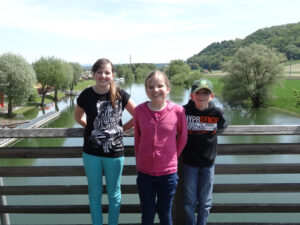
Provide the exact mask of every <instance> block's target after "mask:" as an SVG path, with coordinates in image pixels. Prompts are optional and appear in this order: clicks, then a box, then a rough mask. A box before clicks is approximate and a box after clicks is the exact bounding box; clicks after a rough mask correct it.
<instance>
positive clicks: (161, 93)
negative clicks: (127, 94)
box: [146, 76, 170, 104]
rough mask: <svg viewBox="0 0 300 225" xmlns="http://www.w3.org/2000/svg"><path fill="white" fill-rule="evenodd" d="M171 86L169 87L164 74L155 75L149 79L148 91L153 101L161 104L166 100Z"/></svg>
mask: <svg viewBox="0 0 300 225" xmlns="http://www.w3.org/2000/svg"><path fill="white" fill-rule="evenodd" d="M169 92H170V88H169V87H167V85H166V82H165V80H164V79H163V77H162V76H154V77H153V78H152V79H151V80H149V81H148V83H147V87H146V93H147V96H148V97H149V99H150V100H151V101H152V102H153V103H157V104H161V103H163V102H165V101H166V99H167V97H168V94H169Z"/></svg>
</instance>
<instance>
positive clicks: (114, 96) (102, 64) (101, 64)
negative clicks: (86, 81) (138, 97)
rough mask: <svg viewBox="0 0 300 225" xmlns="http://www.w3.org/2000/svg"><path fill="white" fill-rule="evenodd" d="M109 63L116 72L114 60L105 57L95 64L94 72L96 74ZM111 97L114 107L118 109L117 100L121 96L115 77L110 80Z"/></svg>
mask: <svg viewBox="0 0 300 225" xmlns="http://www.w3.org/2000/svg"><path fill="white" fill-rule="evenodd" d="M107 64H110V65H111V69H112V73H113V74H114V73H115V69H114V65H113V64H112V62H111V61H110V60H108V59H105V58H101V59H98V60H97V61H96V62H95V63H94V65H93V67H92V73H93V74H95V73H96V72H97V70H98V69H99V68H103V67H105V66H106V65H107ZM109 97H110V101H111V104H112V107H113V108H114V109H116V101H117V99H121V96H120V94H119V92H118V90H117V85H116V83H115V81H114V80H113V79H112V80H111V82H110V89H109Z"/></svg>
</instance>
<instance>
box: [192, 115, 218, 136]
mask: <svg viewBox="0 0 300 225" xmlns="http://www.w3.org/2000/svg"><path fill="white" fill-rule="evenodd" d="M186 118H187V122H188V131H189V133H208V132H214V131H217V127H218V120H219V118H218V117H212V116H190V115H188V116H187V117H186Z"/></svg>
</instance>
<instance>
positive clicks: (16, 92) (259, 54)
mask: <svg viewBox="0 0 300 225" xmlns="http://www.w3.org/2000/svg"><path fill="white" fill-rule="evenodd" d="M216 54H217V53H216ZM283 60H285V56H284V55H283V54H282V53H279V52H278V51H276V50H275V49H273V48H269V47H267V46H265V45H261V44H256V43H254V44H251V45H250V46H246V47H241V48H239V49H238V50H237V52H236V53H235V54H234V55H233V56H232V57H231V59H230V60H228V61H226V62H223V63H221V68H222V70H223V71H224V72H226V73H227V75H225V76H224V77H223V78H222V79H221V82H223V89H222V96H223V97H224V99H225V101H226V102H227V103H228V104H230V105H232V106H239V105H243V106H245V105H249V104H251V105H252V107H255V108H258V107H261V106H267V105H268V103H269V101H270V100H271V99H272V97H273V89H274V87H275V86H276V85H277V84H278V83H279V82H281V81H282V80H283V78H284V74H283V66H282V65H281V62H283ZM115 67H116V74H117V76H118V77H123V78H125V79H126V80H131V79H140V78H145V76H147V74H149V72H151V71H153V70H156V69H160V70H161V71H163V72H165V73H166V74H167V76H168V77H169V79H170V81H171V83H172V84H175V85H184V86H185V87H187V88H188V87H190V86H191V84H192V82H193V81H195V80H197V79H200V78H202V77H203V76H204V74H203V69H202V68H197V69H195V68H192V67H191V66H190V65H189V64H188V63H187V62H185V61H183V60H180V59H177V60H172V61H171V62H170V63H169V64H167V65H166V66H164V67H160V68H157V67H156V66H155V65H154V64H152V63H138V64H123V65H116V66H115ZM81 74H82V67H81V66H80V65H79V64H78V63H67V62H65V61H63V60H61V59H57V58H55V57H46V58H45V57H41V58H40V59H39V60H37V61H36V62H34V63H33V64H32V65H30V64H28V63H27V62H26V60H25V59H24V58H23V57H22V56H20V55H15V54H12V53H5V54H3V55H2V56H0V92H3V93H5V94H6V95H7V99H8V114H9V115H10V116H12V104H13V103H14V104H17V103H20V102H22V101H24V100H26V99H27V98H28V96H29V95H30V92H31V91H32V89H33V85H34V84H36V83H37V82H38V83H40V84H41V94H42V102H41V104H43V103H44V98H45V95H46V93H47V92H48V91H49V90H50V89H53V90H54V93H55V98H56V97H57V92H58V90H60V89H67V88H69V89H70V90H73V87H74V85H76V83H77V82H78V80H79V78H80V75H81Z"/></svg>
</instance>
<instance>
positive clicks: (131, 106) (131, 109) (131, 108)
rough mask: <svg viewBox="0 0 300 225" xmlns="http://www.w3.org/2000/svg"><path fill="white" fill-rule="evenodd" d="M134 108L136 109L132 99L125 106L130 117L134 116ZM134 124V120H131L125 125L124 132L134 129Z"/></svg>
mask: <svg viewBox="0 0 300 225" xmlns="http://www.w3.org/2000/svg"><path fill="white" fill-rule="evenodd" d="M134 108H135V104H134V102H133V101H132V100H131V99H129V100H128V102H127V104H126V106H125V109H126V110H127V111H128V112H129V113H130V115H132V116H133V112H134ZM133 124H134V122H133V118H131V119H130V120H129V121H127V123H125V124H124V125H123V131H125V130H129V129H130V128H132V127H133Z"/></svg>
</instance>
